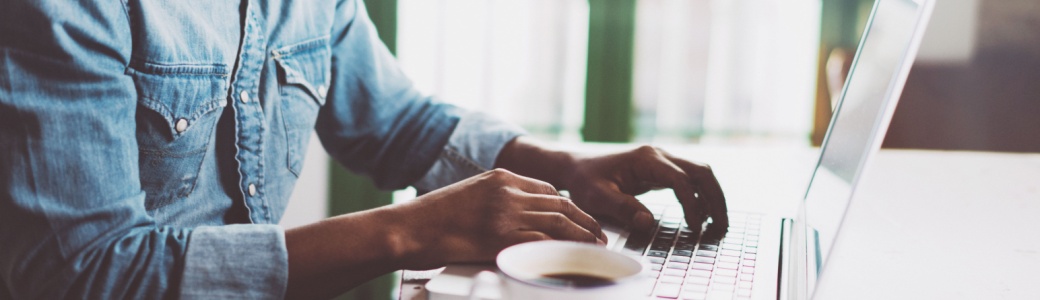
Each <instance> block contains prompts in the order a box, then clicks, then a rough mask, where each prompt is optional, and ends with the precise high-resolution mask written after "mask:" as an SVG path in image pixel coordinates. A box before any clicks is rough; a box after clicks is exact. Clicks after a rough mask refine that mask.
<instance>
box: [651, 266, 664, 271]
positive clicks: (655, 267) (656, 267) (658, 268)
mask: <svg viewBox="0 0 1040 300" xmlns="http://www.w3.org/2000/svg"><path fill="white" fill-rule="evenodd" d="M663 268H664V265H650V270H653V271H660V270H661V269H663Z"/></svg>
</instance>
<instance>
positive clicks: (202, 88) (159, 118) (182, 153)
mask: <svg viewBox="0 0 1040 300" xmlns="http://www.w3.org/2000/svg"><path fill="white" fill-rule="evenodd" d="M126 73H127V74H128V75H130V76H131V77H132V78H133V79H134V85H135V88H136V89H137V103H138V110H137V116H136V118H137V120H136V121H137V145H138V149H139V158H138V161H139V168H140V173H141V174H140V177H141V188H142V189H143V190H144V191H145V193H146V196H145V208H147V209H148V211H149V212H150V213H154V210H155V209H158V208H161V207H163V206H166V205H167V204H170V203H173V202H174V200H176V199H183V198H186V197H187V196H188V195H189V194H191V192H192V190H194V188H195V183H196V181H197V179H198V176H199V171H200V169H201V167H202V164H203V159H204V157H205V154H206V151H207V150H208V148H209V144H210V141H211V140H212V139H213V137H214V134H215V132H214V131H215V129H216V124H217V121H218V120H219V119H220V112H222V111H223V108H224V106H226V105H227V101H226V100H225V97H226V94H227V86H228V83H227V80H228V77H229V72H228V69H227V67H226V66H224V65H172V66H171V65H156V64H150V63H131V67H130V68H127V72H126Z"/></svg>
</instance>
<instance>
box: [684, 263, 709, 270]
mask: <svg viewBox="0 0 1040 300" xmlns="http://www.w3.org/2000/svg"><path fill="white" fill-rule="evenodd" d="M690 267H691V269H696V270H708V271H711V269H714V268H715V267H713V266H712V265H710V264H702V263H693V264H692V265H691V266H690Z"/></svg>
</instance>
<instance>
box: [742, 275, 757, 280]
mask: <svg viewBox="0 0 1040 300" xmlns="http://www.w3.org/2000/svg"><path fill="white" fill-rule="evenodd" d="M754 279H755V276H754V275H751V274H741V275H740V281H753V280H754Z"/></svg>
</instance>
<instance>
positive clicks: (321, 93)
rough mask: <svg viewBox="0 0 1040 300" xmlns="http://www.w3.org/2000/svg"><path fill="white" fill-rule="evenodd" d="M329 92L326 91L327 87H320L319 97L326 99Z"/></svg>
mask: <svg viewBox="0 0 1040 300" xmlns="http://www.w3.org/2000/svg"><path fill="white" fill-rule="evenodd" d="M328 92H329V90H327V89H325V85H319V86H318V97H322V98H325V94H326V93H328Z"/></svg>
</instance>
